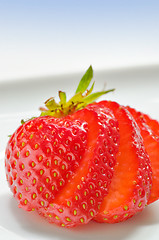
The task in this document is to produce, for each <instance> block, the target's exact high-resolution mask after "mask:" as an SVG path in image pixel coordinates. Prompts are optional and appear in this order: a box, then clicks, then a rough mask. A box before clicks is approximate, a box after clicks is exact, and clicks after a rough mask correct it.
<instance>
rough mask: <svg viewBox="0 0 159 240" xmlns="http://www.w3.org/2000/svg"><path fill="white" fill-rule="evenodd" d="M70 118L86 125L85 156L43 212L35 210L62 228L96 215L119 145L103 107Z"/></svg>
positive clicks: (110, 117)
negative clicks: (72, 175)
mask: <svg viewBox="0 0 159 240" xmlns="http://www.w3.org/2000/svg"><path fill="white" fill-rule="evenodd" d="M70 118H71V119H80V120H82V121H86V122H87V123H88V138H87V148H86V151H85V154H84V155H83V159H82V161H81V164H80V165H79V168H78V169H77V171H76V173H75V175H74V178H72V179H71V181H70V182H68V183H67V184H66V186H65V187H64V188H63V190H62V191H60V192H59V195H58V196H57V197H56V198H55V199H54V200H53V201H52V203H51V204H50V206H49V207H48V208H47V209H45V210H44V208H40V209H39V212H40V214H42V215H44V216H46V217H48V219H49V221H50V222H56V224H58V225H60V226H66V227H72V226H76V225H79V224H83V223H87V222H89V221H90V220H91V219H92V218H93V217H94V216H96V215H97V213H98V211H99V208H100V205H101V202H102V200H103V197H104V196H106V195H107V194H108V189H109V185H110V183H111V179H112V176H113V169H114V165H115V163H116V153H117V152H118V143H119V133H118V130H117V128H118V123H117V121H116V119H115V118H114V116H113V114H112V113H111V111H110V110H107V109H106V108H105V107H104V108H102V107H99V106H98V107H97V106H93V105H91V106H88V107H86V108H85V109H83V110H81V111H78V112H76V113H75V114H73V115H72V116H70ZM49 216H50V217H49Z"/></svg>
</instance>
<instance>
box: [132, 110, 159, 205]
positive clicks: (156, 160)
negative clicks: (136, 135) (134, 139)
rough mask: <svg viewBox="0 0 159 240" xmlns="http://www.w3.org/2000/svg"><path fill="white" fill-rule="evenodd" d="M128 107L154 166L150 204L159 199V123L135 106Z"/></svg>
mask: <svg viewBox="0 0 159 240" xmlns="http://www.w3.org/2000/svg"><path fill="white" fill-rule="evenodd" d="M127 109H128V110H129V112H130V113H131V114H132V115H133V117H134V119H135V121H136V122H137V124H138V126H139V128H140V132H141V135H142V137H143V140H144V145H145V148H146V151H147V153H148V155H149V157H150V162H151V167H152V189H151V195H150V198H149V201H148V204H150V203H152V202H154V201H156V200H158V199H159V187H158V186H159V137H158V135H156V133H157V132H158V127H156V128H154V126H158V123H157V121H156V120H152V119H151V118H149V117H148V116H147V115H145V114H142V113H141V112H138V111H136V110H135V109H133V108H130V107H127ZM151 127H152V128H153V129H154V130H155V132H154V131H153V130H152V129H151Z"/></svg>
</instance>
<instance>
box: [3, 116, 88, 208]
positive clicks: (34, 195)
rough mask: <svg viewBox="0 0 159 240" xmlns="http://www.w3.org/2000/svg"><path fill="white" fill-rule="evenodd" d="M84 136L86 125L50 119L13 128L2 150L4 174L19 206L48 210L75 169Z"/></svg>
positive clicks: (84, 123)
mask: <svg viewBox="0 0 159 240" xmlns="http://www.w3.org/2000/svg"><path fill="white" fill-rule="evenodd" d="M87 135H88V124H87V123H86V122H83V121H76V120H73V119H72V120H70V119H56V118H52V117H50V116H45V117H39V118H35V119H33V120H31V121H28V122H26V123H25V124H23V125H21V126H20V128H18V129H17V131H16V132H15V133H14V134H13V135H12V137H11V139H10V141H9V143H8V146H7V149H6V173H7V179H8V181H9V183H10V186H11V190H12V191H13V193H14V195H15V198H16V199H17V201H18V203H19V207H22V208H24V209H26V210H32V209H34V208H39V207H40V206H43V207H48V205H49V203H50V202H51V201H52V200H53V199H54V198H55V196H56V195H57V193H58V192H59V191H61V190H62V188H63V187H64V186H65V184H67V182H68V181H70V179H71V178H73V176H74V172H75V171H76V169H77V168H78V167H79V164H80V162H81V159H82V157H83V155H84V153H85V149H86V146H87ZM76 148H78V151H77V149H76Z"/></svg>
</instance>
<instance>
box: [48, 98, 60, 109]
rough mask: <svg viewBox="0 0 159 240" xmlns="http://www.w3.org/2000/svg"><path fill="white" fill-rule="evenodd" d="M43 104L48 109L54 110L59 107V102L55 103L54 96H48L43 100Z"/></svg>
mask: <svg viewBox="0 0 159 240" xmlns="http://www.w3.org/2000/svg"><path fill="white" fill-rule="evenodd" d="M45 106H46V107H47V108H48V109H49V110H55V109H57V108H59V104H58V103H56V101H55V99H54V98H50V99H48V100H47V101H46V102H45Z"/></svg>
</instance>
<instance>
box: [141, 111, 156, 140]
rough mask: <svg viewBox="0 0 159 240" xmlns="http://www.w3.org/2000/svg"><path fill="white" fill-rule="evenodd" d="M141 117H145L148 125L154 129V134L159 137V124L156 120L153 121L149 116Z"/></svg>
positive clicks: (142, 115)
mask: <svg viewBox="0 0 159 240" xmlns="http://www.w3.org/2000/svg"><path fill="white" fill-rule="evenodd" d="M141 117H143V118H144V119H145V121H146V124H147V125H148V126H149V127H150V128H151V129H152V131H153V132H154V134H156V135H157V136H159V122H158V121H157V120H155V119H152V118H151V117H149V116H148V115H147V114H144V113H141Z"/></svg>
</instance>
